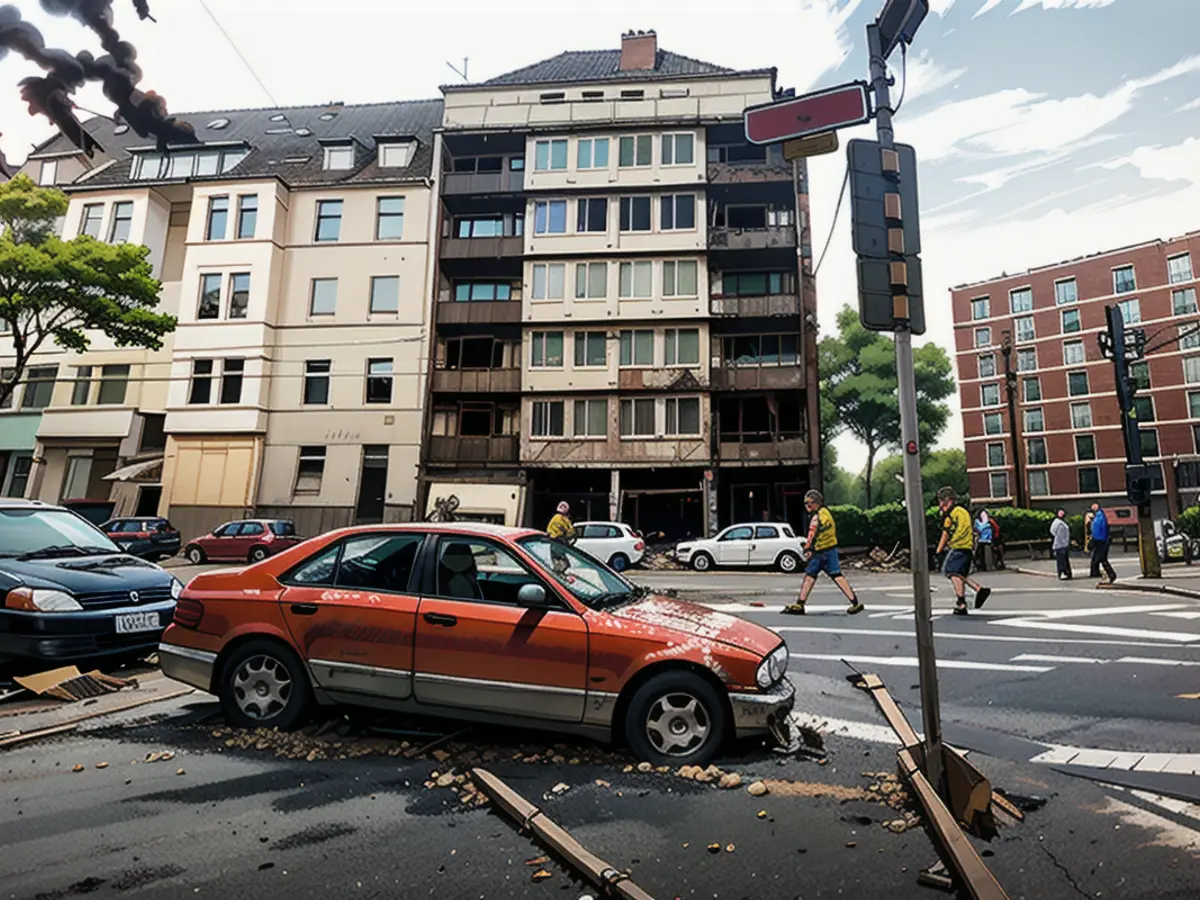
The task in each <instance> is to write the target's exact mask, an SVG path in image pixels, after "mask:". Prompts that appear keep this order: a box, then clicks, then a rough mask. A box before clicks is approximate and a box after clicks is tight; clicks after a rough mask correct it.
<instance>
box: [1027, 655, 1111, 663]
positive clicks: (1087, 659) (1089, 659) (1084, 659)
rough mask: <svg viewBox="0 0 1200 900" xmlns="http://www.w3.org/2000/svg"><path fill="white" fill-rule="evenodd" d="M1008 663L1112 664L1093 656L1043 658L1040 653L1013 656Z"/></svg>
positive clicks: (1107, 660)
mask: <svg viewBox="0 0 1200 900" xmlns="http://www.w3.org/2000/svg"><path fill="white" fill-rule="evenodd" d="M1009 662H1047V663H1095V664H1097V665H1103V664H1104V663H1107V662H1112V660H1109V659H1097V658H1096V657H1094V656H1045V655H1043V654H1041V653H1022V654H1021V655H1020V656H1014V657H1013V658H1012V659H1010V660H1009Z"/></svg>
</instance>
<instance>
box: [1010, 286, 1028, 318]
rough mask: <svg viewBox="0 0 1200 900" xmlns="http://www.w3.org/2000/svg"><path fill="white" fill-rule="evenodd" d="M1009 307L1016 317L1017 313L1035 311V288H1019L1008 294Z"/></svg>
mask: <svg viewBox="0 0 1200 900" xmlns="http://www.w3.org/2000/svg"><path fill="white" fill-rule="evenodd" d="M1008 307H1009V309H1010V310H1011V311H1012V314H1013V315H1014V316H1015V315H1016V314H1017V313H1027V312H1032V311H1033V288H1027V287H1026V288H1017V289H1016V290H1013V291H1009V292H1008Z"/></svg>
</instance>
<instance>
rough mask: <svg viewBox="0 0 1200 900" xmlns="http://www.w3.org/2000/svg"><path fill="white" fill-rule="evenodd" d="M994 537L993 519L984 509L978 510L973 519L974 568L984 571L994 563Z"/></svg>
mask: <svg viewBox="0 0 1200 900" xmlns="http://www.w3.org/2000/svg"><path fill="white" fill-rule="evenodd" d="M995 537H996V527H995V520H994V519H993V518H992V517H991V516H989V515H988V511H987V510H986V509H981V510H980V511H979V516H978V517H977V518H976V519H975V541H976V553H975V568H976V569H978V570H980V571H984V572H986V571H987V570H988V569H990V568H992V567H993V566H994V565H995V562H994V560H993V559H992V541H993V540H994V539H995Z"/></svg>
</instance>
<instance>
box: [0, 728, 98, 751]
mask: <svg viewBox="0 0 1200 900" xmlns="http://www.w3.org/2000/svg"><path fill="white" fill-rule="evenodd" d="M78 727H79V723H78V722H68V723H67V724H66V725H53V726H51V727H50V728H38V729H35V730H33V731H24V732H22V731H18V732H17V733H16V734H14V735H12V736H11V737H6V738H4V739H3V740H0V747H15V746H16V745H17V744H25V743H28V742H29V741H36V740H38V739H39V738H44V737H50V736H51V735H55V734H63V733H64V732H67V731H74V730H75V729H76V728H78Z"/></svg>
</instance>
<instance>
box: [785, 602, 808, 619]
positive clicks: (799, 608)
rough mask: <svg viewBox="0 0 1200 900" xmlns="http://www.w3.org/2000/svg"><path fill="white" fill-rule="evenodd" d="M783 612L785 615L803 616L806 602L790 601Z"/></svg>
mask: <svg viewBox="0 0 1200 900" xmlns="http://www.w3.org/2000/svg"><path fill="white" fill-rule="evenodd" d="M783 614H784V615H785V616H802V615H804V604H803V603H789V604H788V605H787V606H785V607H784V608H783Z"/></svg>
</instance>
